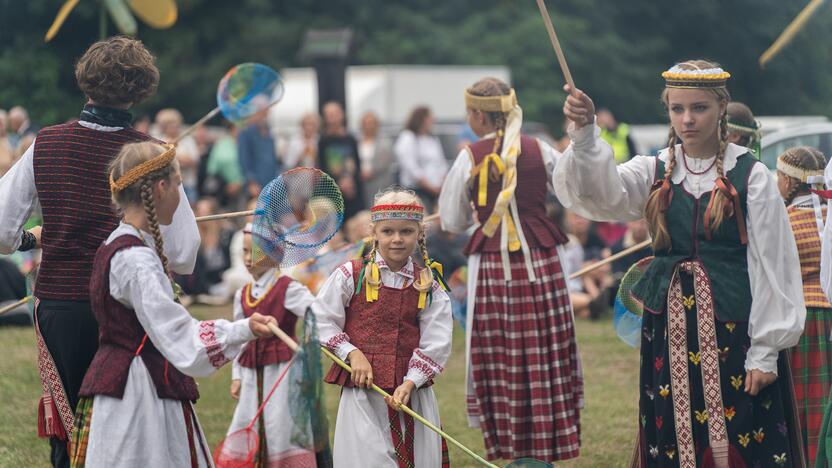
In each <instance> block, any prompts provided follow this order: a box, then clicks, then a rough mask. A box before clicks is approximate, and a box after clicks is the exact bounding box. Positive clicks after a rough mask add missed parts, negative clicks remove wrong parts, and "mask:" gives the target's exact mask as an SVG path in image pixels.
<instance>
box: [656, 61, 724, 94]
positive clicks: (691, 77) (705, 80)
mask: <svg viewBox="0 0 832 468" xmlns="http://www.w3.org/2000/svg"><path fill="white" fill-rule="evenodd" d="M662 78H664V79H665V86H666V87H668V88H724V87H725V84H726V83H727V82H728V78H731V74H730V73H728V72H727V71H725V70H723V69H722V68H719V67H715V68H705V69H702V70H687V69H684V68H681V67H680V66H679V65H674V66H673V67H671V68H670V69H669V70H667V71H665V72H662Z"/></svg>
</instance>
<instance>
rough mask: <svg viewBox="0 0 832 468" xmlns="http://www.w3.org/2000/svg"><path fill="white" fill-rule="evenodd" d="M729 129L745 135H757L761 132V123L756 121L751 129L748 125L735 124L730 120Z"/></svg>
mask: <svg viewBox="0 0 832 468" xmlns="http://www.w3.org/2000/svg"><path fill="white" fill-rule="evenodd" d="M728 129H729V130H733V131H735V132H737V133H740V134H743V135H756V134H757V132H759V131H760V122H758V121H754V126H753V127H750V126H748V125H743V124H739V123H734V122H731V121H730V120H728Z"/></svg>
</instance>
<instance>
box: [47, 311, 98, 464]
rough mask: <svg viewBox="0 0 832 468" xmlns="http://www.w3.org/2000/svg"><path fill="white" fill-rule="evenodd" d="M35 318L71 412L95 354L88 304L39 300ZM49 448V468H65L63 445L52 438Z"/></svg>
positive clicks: (94, 328) (93, 325)
mask: <svg viewBox="0 0 832 468" xmlns="http://www.w3.org/2000/svg"><path fill="white" fill-rule="evenodd" d="M37 314H38V324H39V325H40V334H41V336H43V341H44V342H45V343H46V347H47V348H48V349H49V354H51V355H52V359H53V360H54V361H55V367H56V368H57V369H58V375H60V377H61V383H62V384H63V386H64V391H66V396H67V399H68V400H69V405H70V407H72V411H73V412H74V411H75V408H76V407H77V406H78V391H79V390H80V389H81V382H83V380H84V374H86V372H87V368H89V366H90V362H92V358H93V356H95V352H96V351H97V350H98V322H96V320H95V317H94V316H93V314H92V309H91V308H90V303H89V302H88V301H58V300H49V299H46V300H41V301H40V303H39V305H38V308H37ZM49 445H50V446H51V447H52V456H51V459H52V466H54V467H61V468H63V467H66V468H69V460H70V454H69V453H68V452H67V445H66V442H65V441H62V440H58V439H56V438H54V437H52V438H51V439H49Z"/></svg>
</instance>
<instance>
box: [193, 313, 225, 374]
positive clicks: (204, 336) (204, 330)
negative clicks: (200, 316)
mask: <svg viewBox="0 0 832 468" xmlns="http://www.w3.org/2000/svg"><path fill="white" fill-rule="evenodd" d="M199 341H201V342H202V345H203V346H205V351H206V352H207V353H208V359H209V360H210V361H211V365H212V366H214V368H216V369H219V368H220V367H222V366H223V365H224V364H225V363H226V362H228V361H229V359H228V358H227V357H225V354H223V352H222V346H220V344H219V343H218V342H217V334H216V332H215V325H214V321H213V320H207V321H204V322H201V323H200V324H199Z"/></svg>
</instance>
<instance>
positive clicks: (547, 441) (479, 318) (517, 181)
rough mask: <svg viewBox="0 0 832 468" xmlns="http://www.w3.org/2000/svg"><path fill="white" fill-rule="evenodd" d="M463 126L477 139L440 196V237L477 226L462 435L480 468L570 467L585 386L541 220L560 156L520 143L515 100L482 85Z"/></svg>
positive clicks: (499, 87)
mask: <svg viewBox="0 0 832 468" xmlns="http://www.w3.org/2000/svg"><path fill="white" fill-rule="evenodd" d="M465 105H466V107H467V110H468V124H469V125H470V126H471V129H473V130H474V132H475V133H476V134H477V135H479V136H480V137H482V139H480V140H479V141H478V142H476V143H474V144H472V145H470V146H468V147H466V148H465V149H463V150H462V151H461V152H460V153H459V156H457V158H456V161H455V162H454V164H453V166H452V168H451V170H450V172H449V173H448V176H447V177H446V178H445V183H444V185H443V186H442V193H441V194H440V196H439V213H440V216H441V219H442V228H443V229H444V230H446V231H450V232H463V231H465V230H466V229H468V228H469V226H471V225H472V224H474V221H473V220H472V219H471V212H472V206H473V211H474V212H475V216H476V219H477V221H478V223H477V226H476V227H475V228H474V231H473V234H472V235H471V239H470V240H469V242H468V245H467V246H466V248H465V253H466V254H467V255H468V282H469V283H468V284H469V286H468V308H467V310H468V317H469V319H468V321H467V333H466V339H467V343H466V345H467V346H466V350H467V364H468V374H467V377H468V424H469V425H470V426H471V427H479V428H480V429H482V433H483V437H484V438H485V447H486V450H487V454H488V458H489V459H491V460H496V459H500V458H503V459H509V460H511V459H515V458H522V457H533V458H537V459H541V460H547V461H555V460H566V459H569V458H574V457H577V456H578V449H579V447H580V407H581V406H582V404H583V379H582V377H581V370H580V363H579V361H578V349H577V345H576V343H575V328H574V324H573V320H572V306H571V304H570V302H569V292H568V291H567V289H566V282H565V281H566V279H565V277H564V271H563V268H562V266H561V261H560V259H561V258H562V251H561V246H562V245H564V244H565V243H566V242H567V238H566V236H564V235H563V233H561V232H560V230H559V229H558V228H557V226H555V224H554V223H553V222H552V220H550V219H549V218H548V217H547V216H546V209H545V207H544V205H545V202H546V197H547V193H548V192H549V191H550V187H551V183H550V174H551V172H552V168H553V167H554V165H555V164H556V162H557V159H558V157H559V156H560V155H559V153H557V152H556V151H555V150H554V149H552V148H551V147H550V146H549V145H547V144H545V143H543V142H541V141H539V140H537V139H535V138H531V137H528V136H526V135H522V134H521V133H520V126H521V124H522V119H523V117H522V110H521V109H520V106H519V104H518V103H517V97H516V96H515V93H514V90H513V89H511V88H510V87H509V86H508V85H507V84H505V83H503V82H502V81H500V80H497V79H495V78H485V79H482V80H480V81H478V82H477V83H475V84H474V85H473V86H471V87H470V88H469V89H467V90H465Z"/></svg>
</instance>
